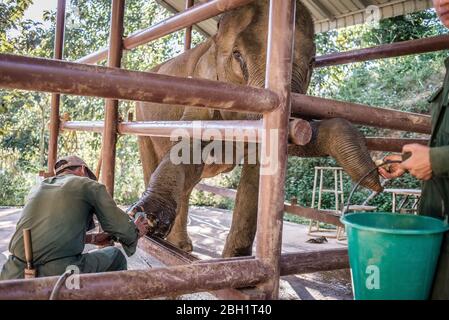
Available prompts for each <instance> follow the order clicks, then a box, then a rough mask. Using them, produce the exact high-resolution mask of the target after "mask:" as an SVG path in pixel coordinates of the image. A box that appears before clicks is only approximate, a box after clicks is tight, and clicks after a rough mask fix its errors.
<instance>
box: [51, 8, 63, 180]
mask: <svg viewBox="0 0 449 320" xmlns="http://www.w3.org/2000/svg"><path fill="white" fill-rule="evenodd" d="M65 7H66V1H65V0H58V8H57V11H56V33H55V44H54V52H53V58H55V59H59V60H61V59H62V55H63V51H64V27H65ZM60 100H61V96H60V94H58V93H53V94H52V95H51V111H50V140H49V143H48V161H47V164H48V170H47V171H48V174H49V175H53V174H54V167H55V163H56V158H57V156H58V136H59V106H60Z"/></svg>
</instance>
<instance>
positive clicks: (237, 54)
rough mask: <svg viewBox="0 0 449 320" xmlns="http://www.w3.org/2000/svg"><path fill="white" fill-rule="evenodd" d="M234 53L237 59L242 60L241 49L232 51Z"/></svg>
mask: <svg viewBox="0 0 449 320" xmlns="http://www.w3.org/2000/svg"><path fill="white" fill-rule="evenodd" d="M232 55H233V57H234V58H235V59H237V60H239V61H240V60H242V54H241V53H240V52H239V51H234V52H233V53H232Z"/></svg>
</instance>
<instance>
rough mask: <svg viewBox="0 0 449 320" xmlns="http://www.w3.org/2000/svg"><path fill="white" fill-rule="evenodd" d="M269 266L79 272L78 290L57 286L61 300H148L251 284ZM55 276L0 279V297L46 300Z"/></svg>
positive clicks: (266, 272)
mask: <svg viewBox="0 0 449 320" xmlns="http://www.w3.org/2000/svg"><path fill="white" fill-rule="evenodd" d="M270 271H271V270H270V268H269V267H267V266H266V265H265V264H263V263H261V262H260V261H258V260H241V261H231V262H222V263H206V264H189V265H182V266H175V267H170V268H157V269H151V270H138V271H136V270H134V271H130V270H128V271H116V272H106V273H93V274H81V275H79V280H80V289H79V290H70V289H67V288H66V287H65V286H62V287H61V291H60V292H59V295H58V298H59V299H63V300H79V299H83V300H93V299H96V300H98V299H134V300H135V299H149V298H154V297H163V296H168V295H169V296H172V295H180V294H185V293H191V292H203V291H209V290H218V289H223V288H238V287H245V286H253V285H255V284H257V283H259V282H261V281H265V280H266V279H267V278H268V277H269V276H270V274H271V272H270ZM58 278H59V277H44V278H37V279H32V280H8V281H2V282H0V300H17V299H32V300H42V299H48V298H49V296H50V293H51V291H52V288H53V286H54V285H55V283H56V281H57V280H58Z"/></svg>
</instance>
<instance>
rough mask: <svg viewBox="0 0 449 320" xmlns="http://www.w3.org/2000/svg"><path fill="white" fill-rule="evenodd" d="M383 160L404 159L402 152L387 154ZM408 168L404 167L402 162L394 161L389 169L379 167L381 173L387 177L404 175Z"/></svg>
mask: <svg viewBox="0 0 449 320" xmlns="http://www.w3.org/2000/svg"><path fill="white" fill-rule="evenodd" d="M383 161H384V162H385V161H402V156H401V155H400V154H392V155H389V156H386V157H385V158H384V159H383ZM405 172H406V170H404V168H403V167H402V165H401V164H400V163H392V164H390V165H389V167H388V170H387V169H385V168H384V167H380V168H379V174H380V175H381V176H382V177H384V178H385V179H395V178H399V177H401V176H403V175H404V174H405Z"/></svg>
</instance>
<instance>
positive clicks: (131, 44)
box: [77, 0, 253, 64]
mask: <svg viewBox="0 0 449 320" xmlns="http://www.w3.org/2000/svg"><path fill="white" fill-rule="evenodd" d="M252 1H253V0H212V1H208V2H206V3H203V4H200V5H197V6H194V7H191V8H190V9H187V10H185V11H183V12H180V13H178V14H176V15H174V16H172V17H170V18H168V19H166V20H164V21H162V22H160V23H158V24H156V25H154V26H152V27H150V28H148V29H145V30H139V31H137V32H135V33H133V34H131V35H129V36H128V37H127V38H125V39H124V40H123V46H124V48H125V49H126V50H131V49H134V48H136V47H138V46H140V45H143V44H146V43H148V42H150V41H153V40H156V39H159V38H162V37H164V36H166V35H168V34H170V33H173V32H175V31H178V30H181V29H184V28H186V27H188V26H192V25H194V24H196V23H198V22H201V21H204V20H207V19H209V18H212V17H215V16H217V15H219V14H221V13H223V12H226V11H229V10H232V9H235V8H238V7H241V6H243V5H246V4H248V3H250V2H252ZM107 52H108V49H107V48H103V49H100V50H98V51H97V52H94V53H91V54H89V55H88V56H86V57H83V58H81V59H78V60H77V62H80V63H91V64H93V63H96V62H98V61H101V60H104V59H105V58H106V57H107Z"/></svg>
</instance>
